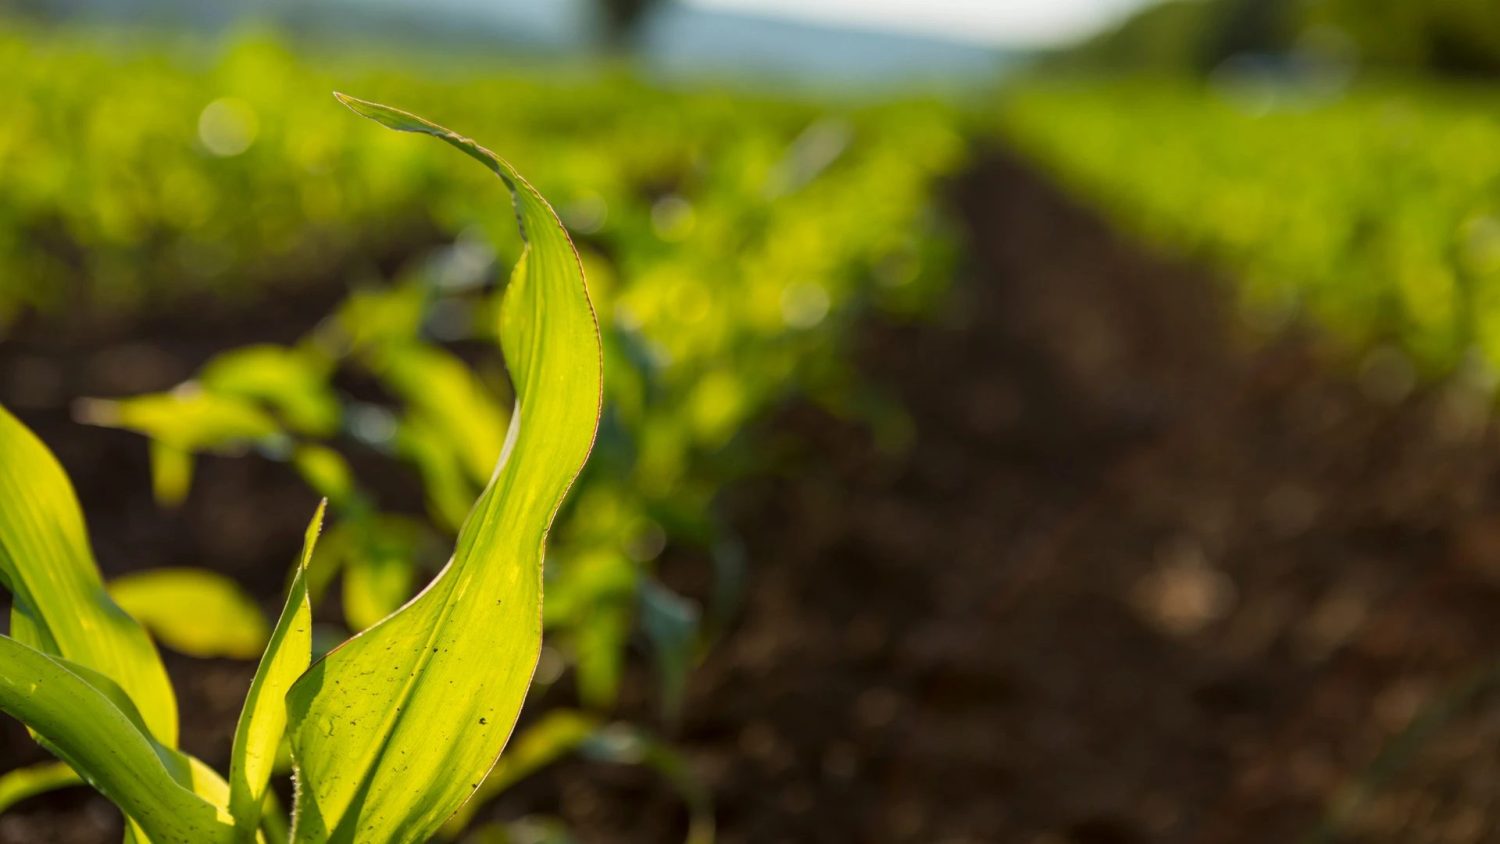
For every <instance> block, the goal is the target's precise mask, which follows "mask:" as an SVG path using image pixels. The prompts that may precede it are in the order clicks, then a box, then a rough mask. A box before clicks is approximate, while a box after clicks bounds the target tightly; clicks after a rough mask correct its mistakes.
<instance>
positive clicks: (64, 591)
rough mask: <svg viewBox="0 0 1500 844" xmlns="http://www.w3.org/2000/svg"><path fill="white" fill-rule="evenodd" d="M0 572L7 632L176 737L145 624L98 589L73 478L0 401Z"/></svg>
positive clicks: (172, 701) (172, 707) (160, 736)
mask: <svg viewBox="0 0 1500 844" xmlns="http://www.w3.org/2000/svg"><path fill="white" fill-rule="evenodd" d="M0 579H3V580H4V585H5V588H6V589H8V590H9V591H10V593H11V594H12V595H13V596H14V599H15V605H14V608H13V610H12V611H11V635H12V636H14V637H15V638H16V640H17V641H19V642H21V643H23V644H27V645H31V646H33V647H35V648H37V649H39V650H41V651H43V652H45V653H49V654H55V655H57V656H60V657H64V658H66V659H68V660H70V661H72V662H75V663H78V664H79V665H83V666H87V667H89V668H92V669H94V670H96V671H98V672H100V673H101V674H104V675H105V676H107V677H109V678H111V679H112V680H114V681H115V682H116V683H119V684H120V686H121V687H122V688H124V689H125V691H126V692H127V693H128V694H129V695H130V698H131V700H133V701H134V702H135V705H136V706H137V707H139V708H140V711H141V714H142V715H143V717H144V718H145V721H146V723H147V724H148V725H149V726H150V728H151V734H152V735H154V736H155V737H156V738H157V740H158V741H160V742H162V743H163V744H165V745H167V746H169V747H170V746H172V745H174V744H176V741H177V701H176V698H175V697H174V696H173V694H172V686H171V683H170V681H168V679H167V672H166V669H165V668H163V667H162V664H161V658H160V657H159V656H158V655H157V653H156V647H155V646H154V645H153V644H152V643H151V639H150V637H148V636H147V635H146V631H145V630H143V629H141V627H140V625H139V624H137V623H136V622H135V621H134V620H133V619H132V618H131V617H130V616H129V615H127V614H126V613H125V612H124V611H123V610H121V609H120V608H119V607H118V606H116V604H115V602H114V601H112V600H111V599H110V597H109V595H108V594H107V593H106V592H105V591H104V583H103V581H102V580H101V579H100V577H99V570H98V568H97V567H96V566H95V564H94V555H93V552H92V551H91V550H90V549H89V543H88V536H87V534H86V532H85V529H84V524H83V513H82V512H81V511H80V509H79V507H78V497H77V496H76V495H75V494H74V492H73V485H72V484H71V483H70V482H69V481H68V476H67V474H65V473H64V472H63V468H62V466H61V465H59V464H58V462H57V459H56V458H54V457H53V456H52V453H51V452H50V451H48V450H47V447H46V446H45V445H43V444H42V442H41V440H39V439H37V437H36V435H35V434H33V433H31V431H29V430H27V428H26V426H24V425H22V424H21V423H20V421H18V420H17V419H16V418H15V417H14V416H12V415H10V413H9V412H7V411H6V410H5V409H4V408H3V407H0Z"/></svg>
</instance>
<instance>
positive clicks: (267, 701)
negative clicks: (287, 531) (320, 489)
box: [229, 500, 328, 841]
mask: <svg viewBox="0 0 1500 844" xmlns="http://www.w3.org/2000/svg"><path fill="white" fill-rule="evenodd" d="M327 506H328V502H327V501H326V500H325V501H323V502H322V503H320V504H318V509H317V512H315V513H313V517H312V522H310V523H309V524H308V526H307V534H306V538H305V539H304V540H303V543H302V556H301V558H300V559H299V560H298V562H297V573H296V574H295V575H293V576H292V586H291V589H290V590H289V591H288V593H287V597H286V608H285V609H283V610H282V612H281V619H280V620H279V621H277V622H276V630H275V632H273V633H272V634H271V643H270V644H269V645H267V646H266V654H265V656H264V657H262V658H261V661H260V667H259V668H257V669H256V671H255V679H254V680H252V681H250V692H249V694H247V695H246V696H245V707H244V709H243V710H242V711H241V712H240V721H239V725H238V726H237V727H236V728H235V731H234V750H233V753H232V754H231V756H230V761H229V809H230V812H231V813H232V814H233V815H234V825H235V830H236V834H237V835H238V838H239V840H240V841H253V840H255V831H256V829H257V828H258V827H259V826H260V815H261V808H262V807H263V806H264V805H265V801H266V786H267V784H269V783H270V781H271V769H272V768H273V767H274V766H275V763H276V748H277V746H278V745H280V744H281V737H282V734H283V733H285V732H286V692H287V689H289V688H291V686H292V683H294V682H296V680H297V678H298V677H299V676H301V675H302V672H303V671H305V670H307V666H308V663H310V662H312V604H311V603H310V602H309V601H308V599H307V564H308V562H309V561H310V560H311V559H312V555H313V547H314V546H315V545H316V544H317V542H318V532H319V531H320V530H322V528H323V511H324V509H325V508H326V507H327Z"/></svg>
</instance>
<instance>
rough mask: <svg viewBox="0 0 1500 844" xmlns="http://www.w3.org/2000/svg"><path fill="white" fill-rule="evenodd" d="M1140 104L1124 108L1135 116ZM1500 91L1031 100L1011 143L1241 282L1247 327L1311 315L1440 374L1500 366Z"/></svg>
mask: <svg viewBox="0 0 1500 844" xmlns="http://www.w3.org/2000/svg"><path fill="white" fill-rule="evenodd" d="M1125 104H1128V107H1127V106H1126V105H1125ZM1494 106H1495V98H1494V96H1493V95H1492V94H1490V93H1487V92H1478V91H1471V90H1465V89H1450V88H1444V87H1441V86H1437V85H1426V86H1413V87H1383V88H1362V89H1357V90H1355V91H1353V92H1350V93H1349V94H1347V95H1345V96H1342V97H1339V98H1337V99H1327V98H1319V97H1316V96H1313V95H1310V94H1308V93H1307V92H1299V91H1298V90H1296V89H1285V88H1283V89H1268V90H1263V91H1245V92H1228V93H1226V92H1223V91H1215V90H1211V89H1202V88H1198V87H1195V86H1190V85H1178V86H1172V85H1161V84H1158V85H1147V84H1093V85H1078V86H1074V87H1060V86H1042V85H1033V86H1030V87H1028V88H1023V89H1022V90H1019V91H1017V92H1015V93H1014V95H1013V96H1012V97H1011V98H1010V99H1009V100H1008V101H1007V104H1006V108H1005V124H1006V127H1007V129H1008V131H1009V132H1010V134H1011V135H1012V136H1013V137H1014V138H1015V139H1017V141H1019V142H1020V143H1021V145H1022V146H1023V147H1024V148H1025V149H1027V150H1029V151H1030V152H1032V153H1033V154H1034V155H1035V156H1036V157H1037V158H1039V159H1040V160H1043V161H1045V162H1048V163H1049V164H1050V165H1051V166H1053V167H1054V168H1055V169H1056V170H1057V172H1059V173H1060V174H1061V175H1062V177H1063V179H1064V180H1065V181H1066V182H1068V183H1069V184H1071V185H1073V186H1074V187H1075V188H1076V189H1077V190H1078V191H1079V192H1081V193H1083V194H1085V195H1087V196H1089V197H1091V198H1096V199H1098V200H1101V201H1102V202H1103V203H1104V204H1105V205H1106V206H1107V207H1109V208H1111V209H1113V210H1114V211H1115V212H1116V214H1117V217H1118V218H1119V219H1121V220H1122V221H1124V222H1125V223H1126V224H1127V225H1128V226H1129V227H1130V228H1131V229H1132V230H1133V231H1135V232H1139V233H1142V234H1144V235H1146V236H1147V237H1149V238H1151V239H1153V240H1156V241H1158V242H1163V243H1168V244H1171V245H1173V246H1175V247H1177V248H1179V249H1185V250H1188V251H1191V252H1194V253H1196V254H1200V255H1203V256H1205V257H1207V258H1209V259H1211V260H1213V261H1215V262H1217V263H1219V264H1221V265H1223V266H1225V267H1227V268H1229V269H1231V270H1233V271H1234V273H1235V275H1236V276H1237V277H1238V281H1239V282H1240V284H1239V290H1240V295H1241V297H1242V299H1243V300H1244V302H1245V304H1246V306H1247V308H1248V309H1249V313H1250V315H1251V316H1252V317H1253V318H1254V320H1255V321H1256V322H1258V323H1266V322H1270V323H1271V324H1273V325H1275V324H1280V323H1282V322H1284V321H1285V320H1286V319H1288V318H1289V317H1290V316H1292V315H1293V314H1295V313H1298V312H1303V313H1306V314H1308V315H1310V316H1312V317H1314V318H1315V319H1316V320H1317V321H1318V323H1320V324H1321V325H1323V326H1325V327H1327V328H1328V329H1330V330H1331V331H1332V332H1333V334H1334V335H1336V336H1338V337H1340V338H1342V339H1343V340H1344V341H1346V343H1347V345H1349V346H1351V347H1353V348H1365V347H1368V346H1370V345H1371V344H1375V343H1382V342H1393V343H1395V344H1397V345H1399V346H1402V347H1404V348H1405V350H1406V351H1407V352H1408V353H1409V354H1410V355H1411V357H1412V358H1414V359H1415V361H1416V363H1417V364H1418V366H1419V368H1421V369H1425V370H1427V371H1432V372H1440V371H1445V370H1450V369H1452V368H1454V367H1456V366H1459V365H1460V364H1466V365H1467V364H1469V363H1474V364H1478V365H1480V366H1481V367H1482V368H1483V369H1484V370H1486V371H1488V372H1494V371H1496V369H1497V367H1500V198H1497V195H1496V192H1495V189H1494V188H1495V185H1496V184H1497V183H1500V120H1497V119H1496V118H1495V114H1496V113H1497V112H1496V110H1495V107H1494Z"/></svg>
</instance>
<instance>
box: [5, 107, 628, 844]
mask: <svg viewBox="0 0 1500 844" xmlns="http://www.w3.org/2000/svg"><path fill="white" fill-rule="evenodd" d="M339 99H340V100H341V101H342V102H343V103H344V104H345V105H347V106H349V107H350V108H351V109H352V110H354V111H355V112H357V113H359V114H361V115H364V116H365V117H369V118H371V119H373V120H375V121H377V122H379V123H381V124H383V125H385V126H387V127H390V128H392V129H396V130H399V131H407V132H418V133H423V134H428V135H432V136H434V137H437V138H439V139H441V140H443V141H445V142H447V143H448V144H450V145H452V146H454V147H456V148H458V149H459V150H461V151H462V152H464V153H465V154H467V155H468V156H470V157H471V158H474V159H476V160H477V161H479V162H480V163H481V164H484V165H485V166H486V167H488V168H490V169H491V170H492V171H494V172H495V173H496V175H498V176H499V177H500V178H501V179H502V180H504V182H505V183H506V185H507V186H508V187H509V188H510V192H511V195H512V197H513V200H514V204H515V211H516V218H517V222H518V224H519V226H520V229H521V235H522V238H523V240H524V241H525V244H526V245H525V248H524V250H523V252H522V255H521V258H520V260H519V261H518V262H517V265H516V268H515V270H514V272H513V275H512V277H511V279H510V282H509V285H508V287H507V289H506V292H505V295H504V300H503V304H502V308H501V313H500V329H499V334H500V340H501V347H502V350H503V353H504V355H505V358H506V361H507V363H508V367H509V370H510V375H511V380H512V382H513V383H514V386H515V393H516V401H515V407H514V410H513V412H512V414H511V418H510V423H509V427H508V430H507V433H506V437H505V440H504V448H503V450H502V453H501V456H500V459H499V463H498V465H497V466H496V468H495V471H494V474H493V475H492V476H491V478H490V480H489V483H488V485H487V486H486V487H485V488H484V490H483V492H482V493H481V494H480V496H479V499H478V501H477V502H475V504H474V506H473V508H472V509H471V510H470V512H469V515H468V517H467V518H466V519H465V520H464V522H463V526H462V528H461V529H460V531H459V534H458V540H457V545H456V547H455V549H454V552H453V556H452V558H451V559H450V561H449V562H448V564H447V566H446V567H445V568H444V569H443V570H442V572H441V573H439V574H438V575H437V577H436V578H435V579H434V580H433V581H432V582H431V583H430V584H429V585H428V586H427V587H426V589H424V590H423V591H422V592H421V593H420V594H418V595H417V596H416V597H415V598H413V599H412V600H411V601H410V602H408V603H407V604H406V605H405V606H403V607H401V608H400V609H399V610H398V611H396V612H395V613H393V614H391V615H389V616H387V617H386V618H384V619H383V620H381V621H380V622H379V623H377V624H375V625H373V626H371V627H369V628H368V629H366V630H365V631H363V632H362V633H360V634H359V635H356V636H355V637H353V638H351V639H350V640H348V641H347V642H345V643H344V644H343V645H341V646H340V647H338V648H336V649H334V650H333V651H332V652H330V653H329V654H328V655H326V656H325V657H323V658H322V659H321V660H319V661H318V662H316V663H312V662H311V605H310V601H309V600H308V593H307V580H306V571H307V561H308V559H309V558H310V556H311V555H312V552H313V545H314V542H315V540H316V536H317V533H318V531H319V528H320V526H321V522H322V508H321V507H320V508H319V511H318V513H317V514H316V515H315V516H314V518H313V520H312V524H311V525H310V526H309V528H308V531H307V540H306V544H305V546H304V549H303V553H302V558H301V564H300V565H299V567H298V569H297V572H296V574H295V576H294V578H293V581H292V585H291V589H290V594H289V596H288V598H287V602H286V606H285V609H284V611H283V613H282V616H281V618H280V620H279V621H278V622H277V624H276V626H275V628H274V630H273V631H272V633H271V637H270V643H269V645H268V646H267V647H266V650H265V653H264V655H263V656H262V658H261V662H260V666H259V668H258V670H257V672H256V674H255V678H254V680H253V682H252V685H251V688H250V692H249V694H248V696H247V698H246V701H245V704H244V709H243V711H242V713H241V716H240V720H239V724H238V726H237V728H236V730H235V737H234V745H233V751H232V757H231V763H230V769H229V772H228V776H227V778H226V777H224V776H221V775H220V774H219V773H218V772H215V771H213V770H212V769H210V768H209V767H208V766H206V765H205V764H203V763H202V762H200V761H198V760H196V759H193V758H191V757H189V756H188V755H186V754H184V753H182V752H180V751H178V750H177V749H176V748H175V745H176V740H177V705H176V699H175V696H174V694H173V690H172V688H171V685H170V683H169V681H168V679H167V675H166V671H165V670H164V668H163V667H162V663H161V660H160V658H159V656H158V654H157V652H156V649H155V646H154V645H153V644H152V642H151V640H150V638H149V637H148V636H147V634H146V633H145V631H144V630H143V629H142V628H141V627H140V626H138V624H137V623H136V622H135V621H133V620H132V619H131V618H130V617H129V616H128V615H126V614H125V613H124V612H123V611H122V610H121V609H120V608H119V606H118V605H117V604H116V603H115V602H114V601H113V600H112V599H111V598H110V597H109V595H108V594H107V593H106V591H105V590H104V587H103V584H102V582H101V580H100V577H99V573H98V570H97V568H96V566H95V563H94V560H93V556H92V552H91V551H90V549H89V545H88V540H87V536H86V532H85V528H84V522H83V517H82V514H81V512H80V508H79V505H78V502H77V498H76V496H75V495H74V493H73V490H72V487H71V485H70V483H69V481H68V479H67V476H66V475H65V473H64V472H63V470H62V467H61V466H60V465H59V464H58V462H57V461H56V459H55V458H53V456H52V455H51V454H50V452H48V450H47V449H46V447H45V446H44V445H43V444H42V443H41V441H40V440H38V439H37V438H36V437H35V436H34V435H33V434H32V433H31V432H30V431H29V430H27V429H26V428H25V427H24V426H23V425H21V423H20V422H18V421H17V420H16V419H15V418H14V417H12V416H11V415H9V414H8V413H6V412H4V411H3V410H0V578H3V581H4V585H5V587H6V588H7V589H9V590H10V592H11V594H12V596H13V601H14V608H13V611H12V616H11V635H9V636H0V710H3V711H5V712H7V713H9V714H10V715H12V716H14V717H16V718H18V719H19V720H21V721H22V722H23V723H25V724H26V725H27V726H28V727H29V728H30V730H31V731H32V733H33V735H35V736H36V738H37V739H38V740H39V741H40V742H41V743H42V744H43V745H44V746H45V747H46V748H47V749H48V750H50V751H51V752H53V753H54V754H55V755H56V756H58V757H59V759H61V760H62V761H63V762H64V763H66V765H67V766H68V767H69V768H70V769H71V771H72V772H73V773H75V774H76V775H77V776H79V777H81V778H82V779H83V780H85V781H87V782H88V783H90V784H91V785H93V786H94V787H95V788H97V789H98V790H99V791H100V792H102V793H103V794H104V795H105V796H106V797H108V798H109V799H110V800H112V801H113V802H114V803H115V804H116V805H118V806H119V807H120V808H121V810H122V811H123V812H124V813H125V816H126V818H127V829H128V831H127V840H131V841H138V842H155V844H163V843H164V842H193V843H194V844H197V843H198V842H209V843H210V844H215V843H216V842H225V844H228V842H250V841H259V840H265V841H282V840H289V841H291V842H302V843H303V844H312V842H421V841H427V840H428V839H430V838H431V837H433V836H435V835H437V834H439V831H440V829H441V828H442V826H443V824H444V822H445V821H446V820H447V819H448V818H449V817H450V816H452V815H453V814H454V813H455V812H456V811H458V810H459V809H460V808H461V807H462V806H463V804H464V803H465V801H466V800H468V799H469V798H470V796H471V795H472V794H473V793H474V792H475V791H476V790H477V789H479V788H480V787H481V785H482V784H483V783H484V781H485V778H486V776H487V775H488V773H489V771H490V770H491V768H492V767H493V766H494V765H495V762H496V760H497V758H498V757H499V755H500V751H501V750H502V748H503V747H504V746H505V743H506V740H507V738H508V737H509V735H510V733H511V730H512V728H513V726H514V725H515V721H516V718H517V716H518V714H519V712H520V709H521V704H522V702H523V700H524V698H525V694H526V690H527V687H528V686H529V685H530V682H531V676H532V672H533V670H534V668H535V666H536V661H537V656H538V653H539V649H540V646H541V634H542V619H541V600H542V596H541V573H542V569H541V566H542V552H543V545H544V543H545V540H546V536H547V531H548V529H549V527H550V526H551V524H552V521H553V518H554V517H555V516H556V513H557V510H558V508H559V506H560V505H561V503H562V500H563V498H564V496H565V495H566V493H567V491H568V488H569V487H570V485H571V484H572V482H573V480H574V479H575V478H576V477H577V475H578V473H579V471H580V470H581V469H582V467H583V464H584V462H585V460H586V459H587V457H588V454H589V451H590V449H591V447H592V444H593V439H594V434H595V429H596V427H597V425H598V420H599V414H600V401H601V391H602V381H603V369H602V357H601V346H600V340H599V332H598V327H597V324H596V322H595V319H594V314H593V309H592V307H591V305H590V303H589V299H588V293H587V289H586V287H585V284H584V279H583V273H582V269H581V265H580V263H579V261H578V258H577V254H576V252H575V251H574V250H573V247H572V243H571V241H570V240H569V238H568V235H567V232H566V231H565V230H564V229H563V227H562V225H561V223H560V222H559V221H558V219H557V217H556V215H555V214H554V213H553V211H552V209H551V208H550V207H549V206H548V204H547V203H546V201H545V200H544V199H543V198H542V196H541V195H540V194H538V193H537V192H536V191H535V190H534V189H533V188H532V187H531V186H530V185H529V184H527V183H526V181H525V180H524V179H522V178H521V177H520V175H519V174H517V173H516V172H515V170H514V169H513V168H511V166H510V165H509V164H507V163H506V162H504V161H503V160H501V159H500V158H498V157H497V156H495V155H494V154H493V153H491V152H489V151H488V150H486V149H484V148H483V147H480V146H479V145H478V144H476V143H474V142H473V141H471V140H469V139H467V138H464V137H461V136H459V135H456V134H454V133H452V132H450V131H448V130H447V129H444V128H442V127H440V126H437V125H435V124H432V123H429V122H427V121H425V120H422V119H421V118H418V117H415V116H413V115H410V114H406V113H404V112H401V111H397V110H395V109H391V108H388V107H386V106H382V105H377V104H374V103H369V102H364V101H361V100H356V99H353V98H350V97H345V96H342V95H339ZM283 736H285V737H286V738H287V739H288V740H289V743H290V746H291V751H292V760H293V768H294V773H295V781H296V792H295V802H294V805H293V807H292V815H291V818H290V822H289V824H288V821H287V819H285V818H284V817H282V816H281V814H280V810H279V809H277V808H276V807H275V801H274V798H273V797H272V793H271V791H270V789H269V781H270V777H271V773H272V770H271V769H272V762H273V760H274V758H275V756H276V750H277V747H278V746H279V744H280V743H281V741H282V739H283ZM66 776H67V773H66V772H65V771H62V770H61V769H59V768H57V767H55V766H53V767H50V768H46V769H38V770H37V772H36V780H37V782H36V783H33V786H34V787H40V786H39V785H38V783H40V784H41V785H45V784H46V783H47V782H55V781H56V779H57V778H59V777H66ZM49 777H50V778H52V779H50V780H49V779H48V778H49Z"/></svg>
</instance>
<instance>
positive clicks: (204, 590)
mask: <svg viewBox="0 0 1500 844" xmlns="http://www.w3.org/2000/svg"><path fill="white" fill-rule="evenodd" d="M108 588H109V596H110V597H111V598H113V599H114V601H115V603H116V604H119V605H120V608H121V609H123V610H125V612H127V613H129V614H130V615H131V617H133V618H134V619H135V620H136V621H139V622H140V623H141V624H142V625H143V626H145V628H146V629H147V630H149V631H151V632H152V633H153V634H155V635H156V637H157V638H158V639H160V640H161V641H162V642H163V643H164V644H166V645H167V647H169V648H172V649H173V650H176V651H179V652H181V653H185V654H188V655H189V656H197V657H217V656H223V657H231V658H234V659H254V658H255V657H257V656H259V655H260V652H261V651H262V650H263V649H264V648H265V646H266V639H267V637H268V636H269V635H270V632H271V631H270V629H269V628H268V626H267V625H266V620H265V617H264V616H262V615H261V614H260V607H258V606H256V604H255V601H254V600H252V599H251V598H250V597H249V596H248V595H246V594H245V593H244V592H243V591H241V590H240V588H239V586H238V585H237V584H236V583H235V582H234V581H233V580H230V579H229V578H227V577H224V576H223V575H219V574H215V573H214V572H211V571H206V570H204V569H166V568H162V569H147V570H145V571H140V572H135V573H133V574H128V575H125V576H124V577H118V578H115V579H114V580H112V581H110V583H109V586H108Z"/></svg>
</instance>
